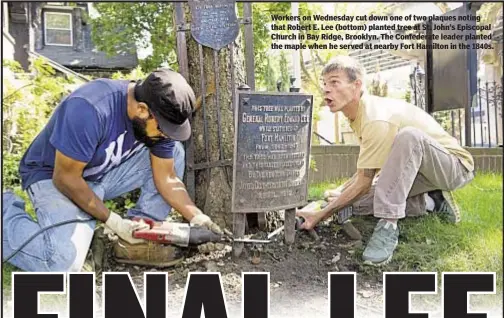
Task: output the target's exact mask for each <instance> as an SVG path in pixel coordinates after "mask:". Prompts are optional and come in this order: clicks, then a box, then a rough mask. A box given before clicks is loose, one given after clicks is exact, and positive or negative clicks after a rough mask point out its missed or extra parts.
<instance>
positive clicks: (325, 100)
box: [324, 98, 332, 105]
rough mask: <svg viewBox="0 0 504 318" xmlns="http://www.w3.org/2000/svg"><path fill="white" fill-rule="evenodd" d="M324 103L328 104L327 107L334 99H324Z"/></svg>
mask: <svg viewBox="0 0 504 318" xmlns="http://www.w3.org/2000/svg"><path fill="white" fill-rule="evenodd" d="M324 102H325V103H326V105H330V104H331V103H332V99H331V98H324Z"/></svg>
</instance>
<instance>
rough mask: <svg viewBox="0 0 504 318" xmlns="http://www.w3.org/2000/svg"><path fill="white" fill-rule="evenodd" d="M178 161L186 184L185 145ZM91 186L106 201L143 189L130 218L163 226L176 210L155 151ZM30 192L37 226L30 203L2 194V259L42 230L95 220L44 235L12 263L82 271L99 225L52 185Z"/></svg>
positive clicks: (35, 187)
mask: <svg viewBox="0 0 504 318" xmlns="http://www.w3.org/2000/svg"><path fill="white" fill-rule="evenodd" d="M174 160H175V171H176V174H177V176H178V177H179V178H180V179H182V178H183V174H184V169H185V153H184V148H183V146H182V144H181V143H180V142H177V144H176V146H175V150H174ZM87 184H88V185H89V187H90V188H91V189H92V190H93V192H94V193H95V194H96V195H97V196H98V197H99V198H101V199H102V200H104V201H105V200H110V199H113V198H116V197H119V196H121V195H123V194H125V193H128V192H131V191H133V190H135V189H138V188H140V189H141V195H140V198H139V199H138V202H137V203H136V206H135V208H134V209H131V210H129V211H128V217H134V216H143V217H149V218H151V219H154V220H158V221H162V220H164V219H166V217H167V216H168V214H169V213H170V211H171V207H170V205H168V203H167V202H166V201H165V200H164V199H163V197H162V196H161V195H160V194H159V192H158V191H157V189H156V186H155V185H154V180H153V178H152V170H151V164H150V152H149V150H148V149H147V148H146V147H144V148H143V149H142V150H140V151H139V152H138V153H136V154H135V155H134V156H133V157H131V158H129V159H128V160H127V161H125V162H123V163H122V164H121V165H119V166H117V167H115V168H114V169H112V170H111V171H109V172H108V173H107V174H106V175H105V176H103V177H102V179H101V180H100V181H98V182H88V183H87ZM27 191H28V195H29V197H30V200H31V202H32V204H33V207H34V209H35V212H36V214H37V222H35V221H33V219H32V218H31V217H30V216H29V215H28V214H27V213H26V212H25V209H24V202H23V201H22V200H21V199H20V198H19V197H18V196H16V195H14V194H13V193H12V192H6V193H4V194H3V195H2V196H3V203H4V205H3V207H2V219H3V220H2V231H3V249H2V259H5V258H6V257H8V256H9V255H11V253H12V252H14V251H15V250H16V249H17V248H18V247H20V246H21V244H23V243H24V242H25V241H26V240H27V239H28V238H29V237H30V236H32V235H33V234H34V233H36V232H38V231H39V230H40V229H43V228H45V227H47V226H49V225H51V224H55V223H58V222H61V221H65V220H71V219H84V220H87V219H89V220H90V221H88V222H84V223H70V224H66V225H62V226H57V227H53V228H51V229H48V230H46V231H44V232H43V233H42V234H40V235H38V236H37V237H35V238H34V239H33V240H32V241H31V242H30V243H29V244H28V245H26V246H25V247H24V248H23V249H22V250H21V251H19V252H18V253H17V254H16V255H15V256H14V257H13V258H11V259H10V261H9V262H10V263H11V264H13V265H15V266H17V267H18V268H20V269H22V270H25V271H31V272H46V271H63V272H76V271H80V270H81V268H82V266H83V264H84V261H85V259H86V255H87V252H88V249H89V247H90V245H91V240H92V238H93V233H94V229H95V225H96V220H95V219H93V218H92V217H91V216H90V215H89V214H87V213H86V212H84V211H82V210H81V209H80V208H79V207H78V206H76V205H75V204H74V203H73V202H72V201H71V200H69V199H68V198H67V197H66V196H65V195H63V194H62V193H61V192H59V191H58V189H56V187H55V186H54V185H53V182H52V180H42V181H39V182H36V183H34V184H32V185H31V186H30V187H28V189H27Z"/></svg>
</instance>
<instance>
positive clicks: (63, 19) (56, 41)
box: [44, 12, 73, 46]
mask: <svg viewBox="0 0 504 318" xmlns="http://www.w3.org/2000/svg"><path fill="white" fill-rule="evenodd" d="M44 20H45V24H44V26H45V28H44V29H45V44H46V45H60V46H72V44H73V34H72V14H71V13H62V12H45V15H44Z"/></svg>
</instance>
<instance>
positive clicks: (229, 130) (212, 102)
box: [184, 4, 245, 229]
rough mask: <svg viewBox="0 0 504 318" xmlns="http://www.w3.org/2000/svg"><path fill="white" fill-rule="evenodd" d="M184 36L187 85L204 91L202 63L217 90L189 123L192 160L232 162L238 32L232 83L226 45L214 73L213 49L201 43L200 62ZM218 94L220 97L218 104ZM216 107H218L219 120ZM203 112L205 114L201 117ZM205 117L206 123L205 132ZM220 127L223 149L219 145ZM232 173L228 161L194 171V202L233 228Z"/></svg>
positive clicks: (240, 63)
mask: <svg viewBox="0 0 504 318" xmlns="http://www.w3.org/2000/svg"><path fill="white" fill-rule="evenodd" d="M184 7H185V18H186V21H187V23H190V20H191V14H190V8H189V5H187V4H185V5H184ZM186 36H187V37H186V39H187V56H188V65H189V83H190V85H191V86H192V87H193V89H194V92H195V94H196V96H205V95H206V92H203V91H202V86H201V67H203V70H204V76H203V77H204V81H205V87H206V88H208V87H209V86H211V85H212V84H211V83H213V84H214V85H215V88H216V93H217V94H212V95H211V96H209V97H207V98H206V99H205V107H203V106H202V107H200V108H199V109H198V110H197V111H196V113H195V114H194V118H193V125H192V133H193V135H192V138H193V142H194V163H195V164H198V163H205V162H207V161H208V162H210V163H212V162H216V161H219V160H225V159H229V160H231V162H232V159H233V150H234V143H233V140H234V115H233V110H234V107H235V103H234V101H232V91H233V90H234V89H235V88H236V87H237V86H238V85H240V84H242V83H245V60H244V53H243V48H242V45H241V44H242V41H241V38H240V35H239V36H238V37H237V39H236V40H235V41H234V45H233V60H234V61H233V64H234V78H235V83H232V77H231V76H232V65H231V54H230V53H231V51H230V48H229V46H227V47H224V48H222V49H220V50H219V51H218V54H217V56H218V73H217V74H216V72H215V63H216V62H215V59H214V57H215V51H214V50H213V49H211V48H208V47H203V48H202V49H203V63H201V61H200V47H199V44H198V43H197V42H196V41H195V40H194V39H193V38H192V36H191V35H190V32H187V33H186ZM216 79H217V82H216ZM205 90H206V89H205ZM217 96H218V98H219V103H218V104H217V100H216V99H217V98H216V97H217ZM218 110H220V124H219V120H218V117H219V115H218ZM204 114H205V115H206V116H205V117H206V118H204ZM205 121H206V123H207V133H206V134H205V125H204V122H205ZM219 131H220V135H221V141H220V147H221V148H222V151H221V150H220V149H219ZM205 138H207V139H208V141H207V145H208V148H209V149H208V150H207V151H208V155H209V157H208V159H207V151H206V150H205ZM221 154H222V157H221ZM232 177H233V169H232V166H231V165H228V166H220V167H212V168H206V169H202V170H196V172H195V183H196V194H195V203H196V205H197V206H198V207H199V208H200V209H201V210H202V211H203V212H204V213H205V214H207V215H209V216H210V217H211V218H212V219H213V220H214V222H216V223H217V224H219V225H220V226H222V227H226V228H228V229H232V225H233V215H232V214H231V191H232Z"/></svg>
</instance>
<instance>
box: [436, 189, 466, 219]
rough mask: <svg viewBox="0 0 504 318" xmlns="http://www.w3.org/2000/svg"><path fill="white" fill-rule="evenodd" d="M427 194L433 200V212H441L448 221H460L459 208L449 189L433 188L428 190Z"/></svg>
mask: <svg viewBox="0 0 504 318" xmlns="http://www.w3.org/2000/svg"><path fill="white" fill-rule="evenodd" d="M429 196H430V197H431V198H432V199H433V200H434V211H433V213H440V214H442V215H443V216H445V217H446V218H447V219H448V221H449V222H450V223H454V224H456V223H459V222H460V219H461V217H460V209H459V207H458V206H457V203H456V202H455V198H454V197H453V193H452V192H451V191H441V190H435V191H431V192H429Z"/></svg>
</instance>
